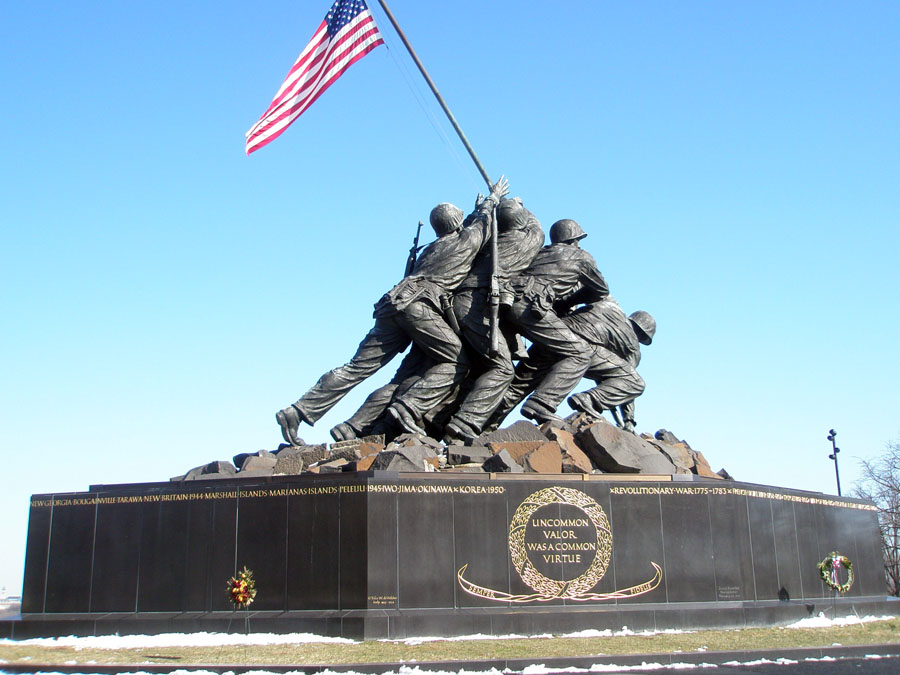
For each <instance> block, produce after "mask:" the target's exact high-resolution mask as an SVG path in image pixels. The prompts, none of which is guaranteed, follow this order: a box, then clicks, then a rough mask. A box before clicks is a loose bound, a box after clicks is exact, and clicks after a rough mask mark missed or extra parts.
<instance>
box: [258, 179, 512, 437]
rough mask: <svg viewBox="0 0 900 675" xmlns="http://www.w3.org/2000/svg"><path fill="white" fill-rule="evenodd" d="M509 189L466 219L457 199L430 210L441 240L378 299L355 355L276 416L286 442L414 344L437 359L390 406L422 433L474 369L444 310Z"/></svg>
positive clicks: (497, 188) (494, 192)
mask: <svg viewBox="0 0 900 675" xmlns="http://www.w3.org/2000/svg"><path fill="white" fill-rule="evenodd" d="M508 189H509V187H508V183H507V181H506V179H505V178H503V177H501V178H500V180H499V181H498V182H497V183H496V184H495V185H493V186H492V187H491V191H490V194H489V195H488V197H487V198H485V199H479V200H477V202H476V208H475V211H473V212H472V213H471V214H470V215H469V216H468V217H467V218H465V219H464V214H463V211H462V210H461V209H459V208H458V207H456V206H454V205H452V204H447V203H444V204H438V205H437V206H436V207H434V209H432V211H431V216H430V222H431V226H432V228H433V229H434V232H435V234H436V235H437V239H436V240H435V241H433V242H432V243H431V244H429V245H428V246H427V247H425V249H424V250H423V251H422V253H421V255H420V256H419V257H418V260H417V261H416V263H415V265H414V266H413V269H412V273H411V274H409V275H408V276H406V277H404V279H403V280H402V281H401V282H400V283H398V284H397V285H396V286H394V287H393V288H392V289H391V290H390V291H388V292H387V293H386V294H385V295H384V296H383V297H382V298H381V300H379V301H378V302H377V303H376V304H375V311H374V313H373V316H374V318H375V325H374V326H373V327H372V329H371V330H370V331H369V333H368V334H367V335H366V336H365V337H364V338H363V340H362V342H360V344H359V347H358V348H357V350H356V354H354V356H353V358H352V359H350V361H349V362H348V363H346V364H345V365H343V366H341V367H339V368H335V369H334V370H331V371H329V372H327V373H325V374H324V375H322V377H321V378H319V380H318V382H316V384H315V385H313V387H312V389H310V390H309V391H308V392H306V393H305V394H304V395H303V396H302V397H301V398H300V399H299V400H298V401H296V402H295V403H294V404H292V405H290V406H288V407H286V408H284V409H282V410H280V411H279V412H278V413H277V414H276V420H277V421H278V424H279V426H280V427H281V432H282V435H283V436H284V439H285V441H287V442H288V443H290V444H291V445H297V444H298V442H299V441H298V437H297V432H298V428H299V425H300V422H301V421H302V422H306V423H307V424H309V425H313V424H314V423H315V422H316V421H317V420H319V419H320V418H321V417H322V416H323V415H324V414H325V413H326V412H328V411H329V410H330V409H331V408H332V407H334V406H335V405H336V404H337V403H338V401H340V400H341V399H342V398H343V397H344V396H345V395H346V394H347V392H349V391H350V390H351V389H352V388H353V387H355V386H356V385H357V384H359V383H360V382H362V381H363V380H364V379H366V378H367V377H369V376H371V375H373V374H374V373H375V372H376V371H378V370H379V369H380V368H381V367H382V366H384V365H386V364H387V363H388V362H389V361H390V360H391V359H393V358H394V357H395V356H396V355H397V354H399V353H401V352H402V351H404V350H405V349H406V348H407V346H409V344H410V342H412V343H413V344H414V345H415V346H416V347H417V348H418V349H419V350H420V351H421V352H422V353H423V354H424V355H425V356H427V357H428V358H429V359H430V360H431V363H430V365H429V367H428V368H427V370H425V372H424V374H423V375H422V377H421V378H420V379H419V380H418V381H417V382H416V383H415V384H414V385H413V386H412V387H410V389H409V390H408V391H407V392H406V393H405V394H404V397H403V398H402V399H401V400H395V401H394V402H393V403H392V405H391V407H390V408H389V411H390V412H391V414H392V415H393V416H394V417H395V418H396V419H397V421H398V422H399V423H400V424H401V425H402V426H403V427H404V428H405V429H406V430H408V431H418V432H421V431H422V429H421V426H420V424H421V422H420V421H419V420H420V419H421V416H422V415H423V414H424V412H425V411H427V410H428V407H429V406H430V405H431V404H433V403H434V402H436V401H437V400H440V399H441V398H443V397H444V396H445V395H446V393H447V392H448V391H450V390H451V389H452V388H453V387H454V386H455V385H456V384H458V383H459V382H460V381H461V380H462V379H463V378H464V377H465V376H466V374H467V372H468V368H469V363H468V358H467V357H466V355H465V353H464V351H463V346H462V341H461V340H460V338H459V336H458V335H457V333H456V332H455V331H454V330H453V328H452V327H451V326H450V325H449V324H448V323H447V320H446V318H445V316H446V313H447V311H448V310H449V303H450V296H451V294H452V292H453V291H454V290H455V289H456V287H457V286H459V284H460V283H461V282H462V281H463V280H464V279H465V278H466V276H467V275H468V273H469V270H470V268H471V266H472V261H473V260H474V259H475V256H476V255H477V254H478V252H479V251H480V250H481V248H482V247H483V245H484V243H485V241H486V240H488V238H489V234H490V220H489V219H490V218H493V217H494V216H493V211H494V209H495V208H496V206H497V204H498V203H499V202H500V199H501V198H502V197H503V196H504V195H505V194H506V193H507V191H508ZM479 197H480V196H479Z"/></svg>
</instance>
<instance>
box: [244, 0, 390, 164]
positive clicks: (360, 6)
mask: <svg viewBox="0 0 900 675" xmlns="http://www.w3.org/2000/svg"><path fill="white" fill-rule="evenodd" d="M344 5H348V6H349V7H344ZM348 17H352V18H350V19H349V21H346V23H341V25H339V26H336V24H338V23H340V19H341V18H343V19H346V18H348ZM336 19H337V20H336ZM335 27H337V30H336V31H335V32H333V34H332V31H331V30H329V28H331V29H334V28H335ZM381 44H384V40H383V39H382V37H381V33H380V32H379V31H378V27H377V26H376V25H375V20H374V18H373V17H372V13H371V12H370V11H369V10H368V8H366V6H365V3H364V2H361V0H350V1H349V2H348V1H347V0H338V1H337V2H335V4H334V6H333V7H332V8H331V11H330V12H329V13H328V16H326V18H325V20H324V21H322V23H321V24H320V25H319V27H318V29H317V30H316V32H315V34H314V35H313V37H312V39H311V40H310V41H309V44H307V45H306V47H305V48H304V49H303V51H302V52H301V53H300V56H299V57H297V60H296V62H295V63H294V65H293V66H292V67H291V69H290V71H289V72H288V74H287V77H286V78H285V80H284V82H283V83H282V85H281V87H279V89H278V91H277V92H276V94H275V98H274V99H273V100H272V103H271V104H269V107H268V108H267V109H266V112H264V113H263V115H262V117H260V119H259V121H257V122H256V124H254V125H253V126H252V127H251V128H250V130H249V131H248V132H247V134H246V136H247V143H246V152H247V154H248V155H249V154H250V153H251V152H254V151H255V150H259V149H260V148H262V147H264V146H265V145H267V144H269V143H271V142H272V141H273V140H275V139H276V138H278V136H280V135H281V134H282V133H284V131H285V130H286V129H287V128H288V126H290V124H291V123H292V122H293V121H294V120H295V119H297V118H298V117H299V116H300V115H301V114H303V112H305V111H306V109H307V108H308V107H309V106H310V105H312V104H313V102H314V101H315V100H316V99H317V98H319V96H321V95H322V93H323V92H324V91H325V90H326V89H328V87H330V86H331V85H332V84H333V83H334V81H335V80H337V79H338V78H339V77H340V76H341V75H342V74H343V73H344V71H346V70H347V68H349V67H350V66H352V65H353V64H354V63H356V62H357V61H358V60H359V59H361V58H362V57H363V56H365V55H366V54H368V53H369V52H370V51H372V50H373V49H375V47H377V46H378V45H381Z"/></svg>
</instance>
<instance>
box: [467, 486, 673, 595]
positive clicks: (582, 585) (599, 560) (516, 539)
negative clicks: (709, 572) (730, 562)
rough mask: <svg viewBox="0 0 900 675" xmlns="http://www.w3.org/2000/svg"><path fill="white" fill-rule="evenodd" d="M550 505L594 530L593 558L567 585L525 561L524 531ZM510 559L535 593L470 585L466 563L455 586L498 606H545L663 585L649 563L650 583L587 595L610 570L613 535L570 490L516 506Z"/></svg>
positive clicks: (602, 516)
mask: <svg viewBox="0 0 900 675" xmlns="http://www.w3.org/2000/svg"><path fill="white" fill-rule="evenodd" d="M552 504H564V505H567V506H574V507H575V508H577V509H578V510H580V511H581V512H582V513H584V514H585V515H586V516H587V517H588V519H589V520H590V522H591V524H592V525H593V527H594V532H595V549H594V557H593V559H592V560H591V563H590V565H589V566H588V568H587V570H585V572H584V573H583V574H581V575H579V576H578V577H576V578H574V579H571V580H569V581H565V580H562V579H552V578H550V577H548V576H545V575H544V574H541V573H540V572H539V571H538V570H537V568H536V567H535V566H534V563H532V561H531V559H530V558H529V557H528V553H527V550H526V545H525V531H526V529H527V527H528V522H529V520H530V519H531V517H532V516H533V515H534V513H535V512H536V511H537V510H538V509H540V508H543V507H544V506H550V505H552ZM509 555H510V559H511V560H512V563H513V567H514V568H515V570H516V572H518V573H519V576H520V577H521V578H522V581H523V582H525V584H526V585H527V586H528V587H529V588H531V589H532V590H534V591H535V593H532V594H521V595H515V594H511V593H505V592H503V591H495V590H492V589H489V588H485V587H483V586H478V585H477V584H473V583H472V582H470V581H468V580H467V579H465V578H464V576H463V575H464V574H465V572H466V570H467V569H468V567H469V565H468V563H466V564H465V565H463V566H462V567H461V568H460V569H459V571H458V572H457V573H456V578H457V582H458V583H459V585H460V587H461V588H462V589H463V590H464V591H466V592H467V593H469V594H471V595H476V596H478V597H482V598H487V599H489V600H497V601H499V602H534V601H539V602H546V601H547V600H555V599H559V598H565V599H568V600H576V601H585V600H610V599H614V598H627V597H633V596H636V595H643V594H644V593H649V592H650V591H652V590H653V589H654V588H656V587H657V586H659V584H660V582H661V581H662V568H661V567H660V566H659V565H657V564H656V563H655V562H652V561H651V562H650V564H651V565H652V566H653V568H654V571H655V573H654V575H653V577H652V578H651V579H650V580H648V581H645V582H644V583H641V584H637V585H636V586H632V587H630V588H626V589H622V590H616V591H612V592H611V593H589V591H590V590H591V589H592V588H593V587H594V586H596V585H597V584H598V583H599V582H600V579H602V578H603V575H604V574H606V570H607V568H608V567H609V562H610V559H611V558H612V531H611V529H610V526H609V520H608V519H607V517H606V513H604V511H603V509H602V508H601V506H600V505H599V504H598V503H597V502H596V501H594V500H593V499H591V498H590V497H589V496H588V495H586V494H585V493H584V492H581V491H580V490H574V489H572V488H565V487H550V488H544V489H543V490H538V491H537V492H535V493H532V494H531V495H529V496H528V497H527V498H526V499H525V500H524V501H523V502H522V503H521V504H520V505H519V507H518V508H517V509H516V511H515V513H514V514H513V517H512V521H511V522H510V524H509Z"/></svg>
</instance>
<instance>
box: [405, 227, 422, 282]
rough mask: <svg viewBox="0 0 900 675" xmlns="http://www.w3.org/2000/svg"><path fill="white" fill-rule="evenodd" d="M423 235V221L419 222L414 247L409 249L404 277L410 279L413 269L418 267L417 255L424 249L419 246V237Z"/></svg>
mask: <svg viewBox="0 0 900 675" xmlns="http://www.w3.org/2000/svg"><path fill="white" fill-rule="evenodd" d="M421 233H422V221H421V220H420V221H419V227H418V229H417V230H416V236H415V237H414V238H413V245H412V247H411V248H410V249H409V255H408V256H407V257H406V271H405V272H404V273H403V276H404V277H408V276H409V275H410V274H412V271H413V268H414V267H415V266H416V255H417V254H418V253H419V249H420V248H422V247H421V246H419V235H420V234H421Z"/></svg>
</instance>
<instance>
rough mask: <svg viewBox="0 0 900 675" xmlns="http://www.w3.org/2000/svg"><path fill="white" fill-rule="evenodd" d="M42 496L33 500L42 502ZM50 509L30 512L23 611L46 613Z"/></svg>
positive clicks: (38, 508)
mask: <svg viewBox="0 0 900 675" xmlns="http://www.w3.org/2000/svg"><path fill="white" fill-rule="evenodd" d="M42 499H43V498H42V497H41V496H36V497H33V498H32V501H34V500H42ZM48 501H49V499H48ZM50 514H51V510H50V509H49V508H42V507H37V506H32V507H31V509H30V510H29V512H28V540H27V543H26V545H25V578H24V579H23V581H22V611H23V612H25V613H29V612H42V611H44V588H45V580H46V577H47V554H48V553H49V552H50Z"/></svg>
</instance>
